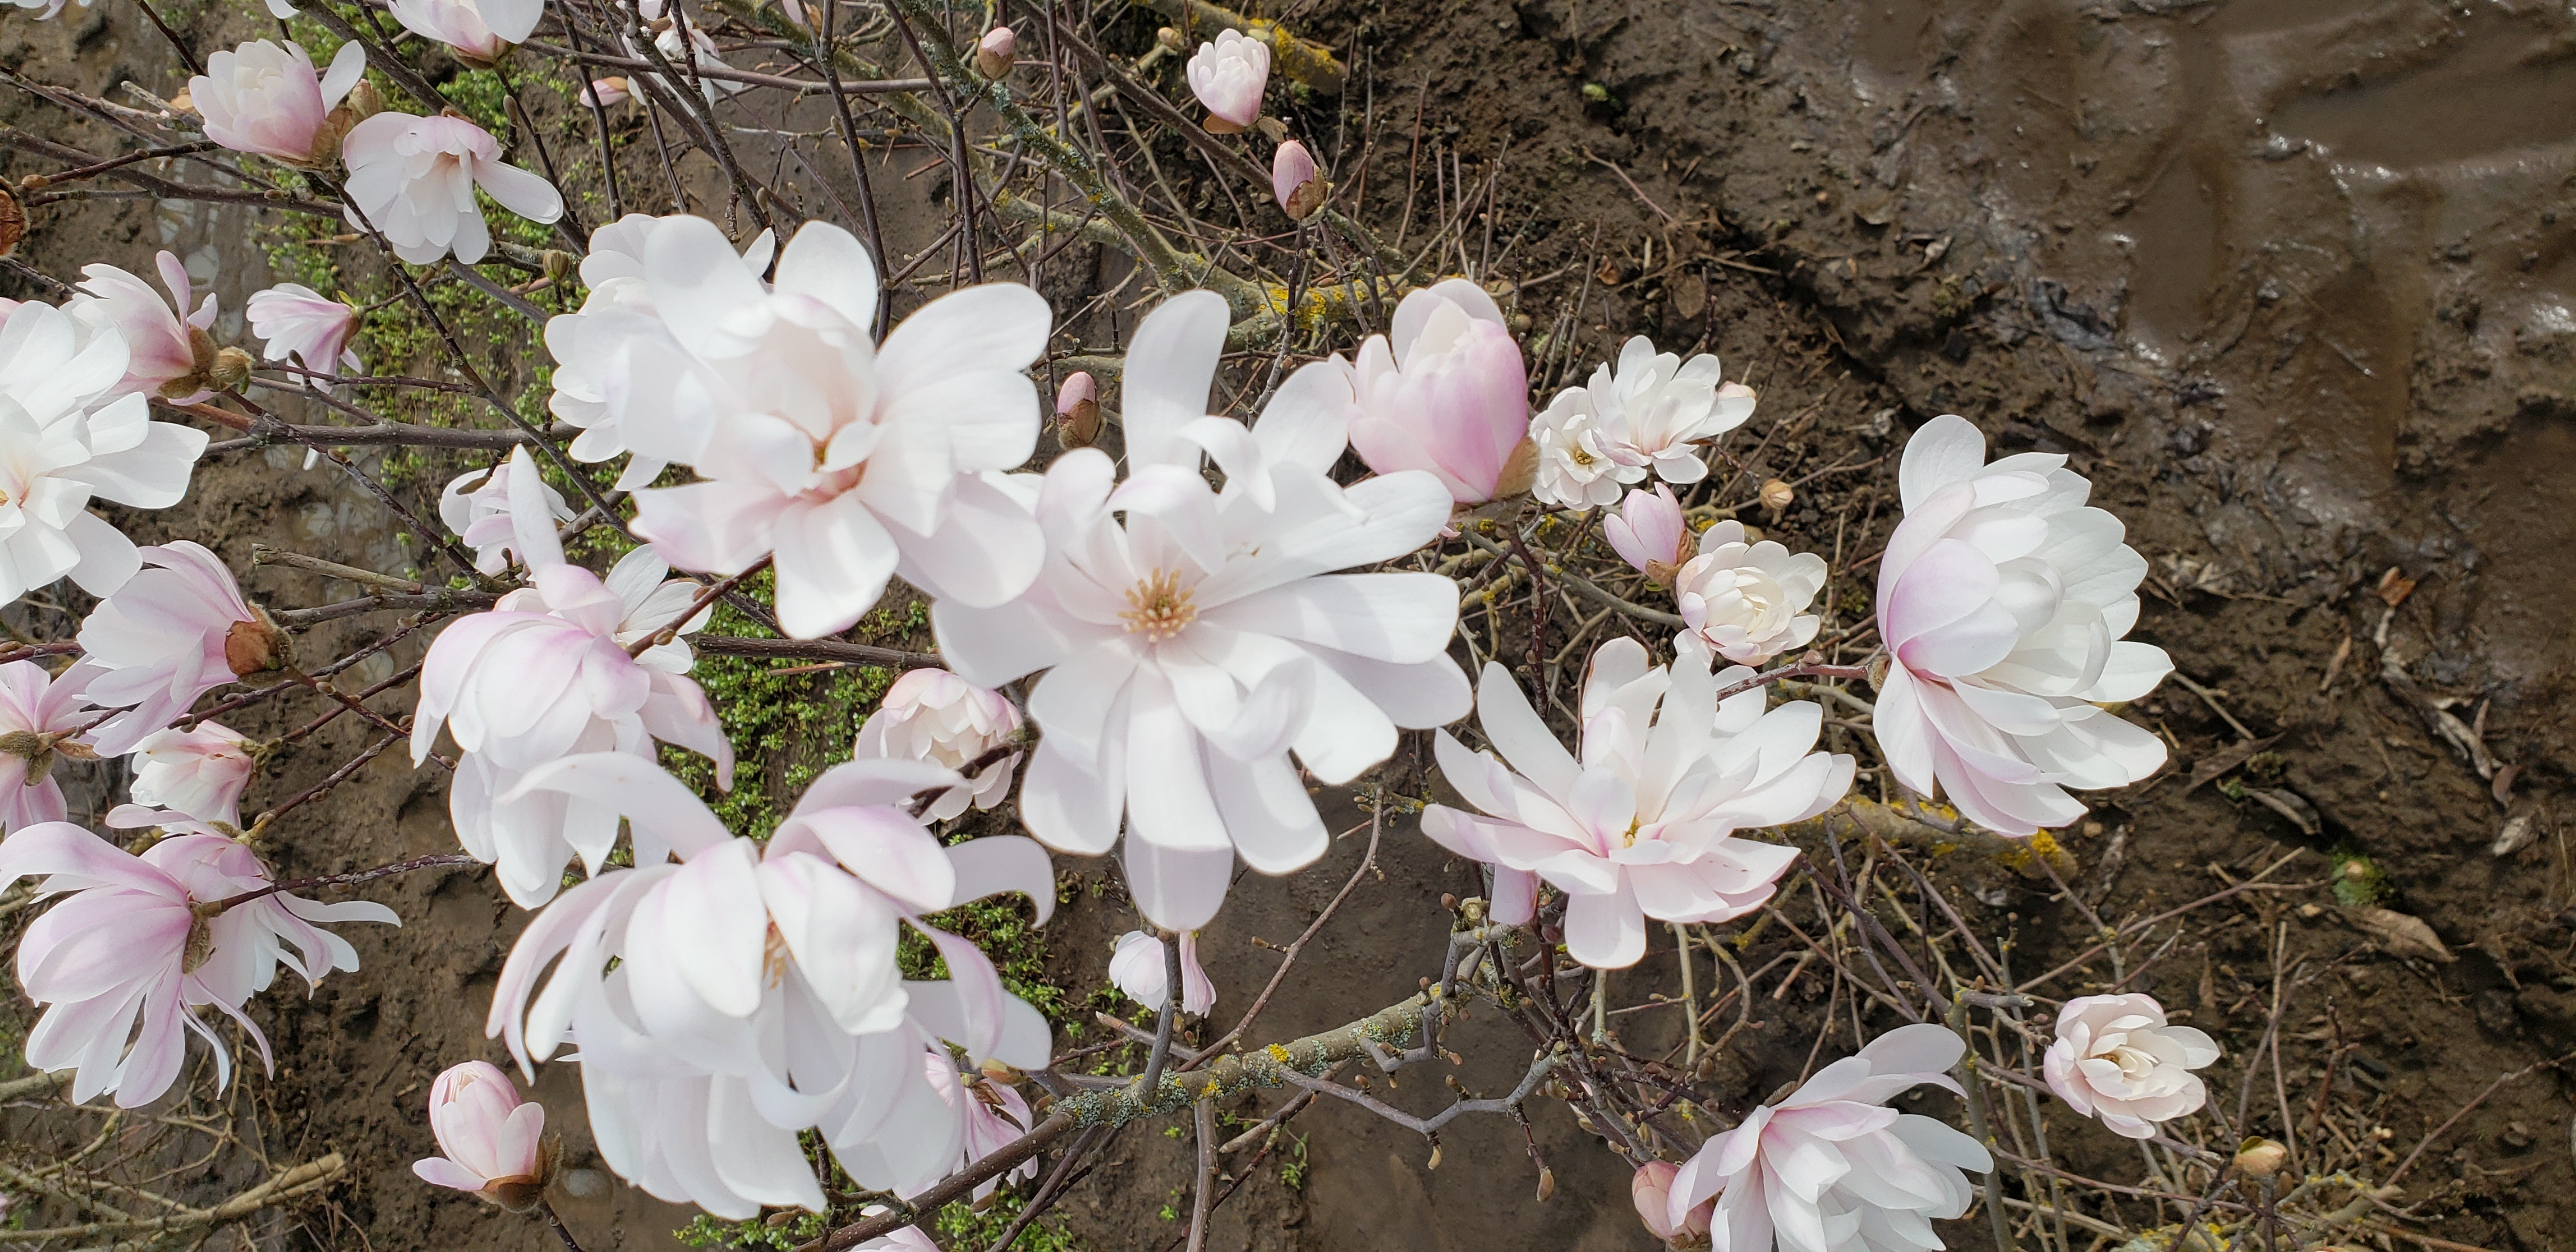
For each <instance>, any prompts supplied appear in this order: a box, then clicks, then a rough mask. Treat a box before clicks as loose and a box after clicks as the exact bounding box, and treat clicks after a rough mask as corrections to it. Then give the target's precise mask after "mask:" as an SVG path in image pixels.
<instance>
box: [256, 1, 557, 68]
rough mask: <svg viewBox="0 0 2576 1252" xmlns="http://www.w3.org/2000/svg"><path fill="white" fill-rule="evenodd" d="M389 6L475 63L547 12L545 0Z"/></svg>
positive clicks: (495, 55) (519, 37)
mask: <svg viewBox="0 0 2576 1252" xmlns="http://www.w3.org/2000/svg"><path fill="white" fill-rule="evenodd" d="M269 3H270V4H272V5H274V4H277V3H279V0H269ZM385 7H386V8H387V9H389V10H391V11H392V13H393V15H394V20H395V21H397V22H400V23H402V27H403V29H404V30H407V31H410V32H411V33H413V34H415V35H418V36H420V37H421V38H423V39H428V40H432V41H435V42H437V43H443V44H446V45H447V46H448V47H449V48H450V49H452V50H454V51H455V53H456V55H457V56H459V57H460V58H462V59H464V60H465V61H467V62H469V63H471V64H475V65H487V66H488V65H491V64H492V63H494V62H496V61H498V60H500V59H501V56H502V54H503V53H506V52H508V51H509V50H510V45H512V44H517V43H525V42H527V39H528V36H529V35H530V34H531V33H533V32H534V31H535V30H536V28H537V19H538V18H539V17H542V16H543V15H544V12H545V3H544V0H388V3H387V5H386V6H385Z"/></svg>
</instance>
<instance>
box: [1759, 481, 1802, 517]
mask: <svg viewBox="0 0 2576 1252" xmlns="http://www.w3.org/2000/svg"><path fill="white" fill-rule="evenodd" d="M1797 498H1798V493H1797V492H1796V491H1795V490H1792V489H1791V488H1790V486H1789V484H1787V483H1784V482H1782V481H1780V480H1779V479H1777V478H1774V479H1772V480H1770V481H1769V482H1766V483H1764V484H1762V507H1763V508H1766V509H1769V510H1771V511H1772V512H1774V513H1777V512H1779V511H1780V510H1782V509H1785V508H1787V507H1789V503H1790V502H1791V501H1793V500H1796V499H1797ZM1774 520H1777V519H1774Z"/></svg>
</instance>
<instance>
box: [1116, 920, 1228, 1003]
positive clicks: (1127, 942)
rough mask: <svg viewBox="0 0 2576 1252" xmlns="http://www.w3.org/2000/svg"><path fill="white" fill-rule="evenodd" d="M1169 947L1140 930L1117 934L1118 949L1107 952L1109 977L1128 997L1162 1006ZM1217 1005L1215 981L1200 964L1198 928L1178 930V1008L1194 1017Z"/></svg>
mask: <svg viewBox="0 0 2576 1252" xmlns="http://www.w3.org/2000/svg"><path fill="white" fill-rule="evenodd" d="M1168 951H1169V949H1166V948H1165V947H1164V946H1163V940H1161V939H1158V938H1156V937H1154V936H1152V935H1149V934H1146V933H1145V932H1144V931H1141V930H1131V931H1128V932H1127V933H1126V934H1123V935H1120V936H1118V950H1117V951H1115V952H1112V953H1111V954H1110V956H1109V981H1110V983H1111V984H1113V985H1115V986H1116V987H1117V988H1118V989H1119V990H1120V991H1123V992H1125V993H1127V998H1128V999H1130V1000H1134V1001H1135V1002H1136V1003H1138V1004H1141V1005H1144V1006H1145V1007H1146V1008H1149V1009H1154V1010H1157V1011H1159V1010H1161V1008H1162V1007H1163V997H1164V995H1165V994H1167V992H1166V989H1165V987H1164V985H1163V980H1164V977H1165V976H1166V975H1168V974H1169V973H1171V970H1170V969H1169V968H1167V967H1166V966H1165V965H1164V961H1165V960H1166V953H1167V952H1168ZM1215 1007H1216V984H1215V983H1214V982H1211V981H1209V980H1208V975H1207V970H1206V968H1205V967H1203V966H1201V965H1200V964H1199V932H1197V931H1195V930H1185V931H1182V932H1181V1011H1182V1012H1184V1013H1188V1014H1190V1015H1191V1016H1193V1017H1205V1016H1206V1015H1207V1011H1208V1010H1209V1009H1212V1008H1215Z"/></svg>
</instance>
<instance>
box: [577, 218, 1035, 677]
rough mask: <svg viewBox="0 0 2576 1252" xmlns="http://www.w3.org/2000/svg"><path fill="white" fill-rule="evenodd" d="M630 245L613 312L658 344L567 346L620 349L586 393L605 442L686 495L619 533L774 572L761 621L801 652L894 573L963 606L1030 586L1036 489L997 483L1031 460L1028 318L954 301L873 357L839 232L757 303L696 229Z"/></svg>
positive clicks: (862, 297)
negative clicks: (668, 477)
mask: <svg viewBox="0 0 2576 1252" xmlns="http://www.w3.org/2000/svg"><path fill="white" fill-rule="evenodd" d="M642 233H643V234H644V245H643V248H642V251H641V256H642V262H641V270H642V274H641V280H642V283H643V287H642V290H641V291H640V292H638V293H636V294H638V295H640V296H641V297H642V298H641V300H640V301H635V302H633V303H628V302H627V300H626V297H625V296H624V295H623V294H621V296H620V298H619V299H620V303H619V305H618V306H617V307H619V308H620V309H623V310H625V311H626V312H628V313H632V314H634V315H636V316H637V317H639V318H647V319H650V320H651V322H653V323H658V325H644V324H639V323H637V322H634V321H623V324H622V327H611V326H609V325H605V324H603V325H600V326H595V327H594V326H583V327H580V328H579V329H578V331H577V332H568V333H567V335H566V339H567V340H570V339H572V338H575V337H579V338H582V339H587V338H588V337H589V336H590V335H591V334H592V333H598V334H600V335H602V336H603V343H608V342H616V343H617V344H618V346H616V347H614V348H612V349H611V352H612V355H614V356H615V357H616V364H617V367H618V368H616V369H614V370H613V371H612V372H609V373H608V374H607V375H606V376H605V377H604V378H601V377H600V376H599V375H593V378H594V379H599V381H600V386H599V392H600V394H601V396H602V398H603V401H604V403H605V404H606V406H607V408H608V410H609V412H608V413H605V414H603V415H602V416H604V417H609V416H613V419H614V421H615V423H616V426H617V436H616V437H617V439H618V441H619V442H621V443H623V444H624V445H625V446H626V447H627V448H629V449H631V450H633V451H634V452H635V453H636V454H637V455H638V456H640V457H651V458H654V459H656V460H660V461H665V462H673V461H676V462H680V463H683V464H686V465H688V466H690V467H691V468H693V469H694V470H696V471H697V474H698V476H699V479H700V481H698V482H693V483H689V484H686V485H684V486H678V487H656V488H646V489H641V490H638V491H637V492H636V495H635V505H636V520H635V530H636V533H638V534H641V535H644V536H646V537H648V538H650V539H652V540H653V541H654V543H655V545H656V546H657V547H659V548H660V549H661V551H662V553H663V555H664V556H665V557H667V558H669V560H670V561H671V563H672V564H674V565H676V566H678V567H680V568H682V569H692V570H701V571H705V572H708V573H715V574H727V575H730V574H735V573H739V572H741V571H742V570H744V569H747V568H749V567H750V566H751V565H752V564H754V563H755V562H757V561H759V560H760V559H762V558H763V557H772V558H774V559H775V568H776V570H777V588H778V592H777V595H778V618H779V622H780V624H781V625H782V626H783V627H784V628H785V629H786V631H787V633H788V634H790V635H792V636H795V637H797V638H814V637H817V636H821V635H827V634H832V633H835V632H837V631H840V630H843V629H846V628H847V627H849V626H850V625H851V624H852V623H854V622H856V621H857V620H858V619H859V617H860V616H861V615H862V614H864V613H866V612H867V611H868V609H869V608H870V607H872V606H873V605H875V604H876V602H877V599H878V597H879V596H880V595H882V594H883V592H884V590H885V585H886V581H887V580H888V579H889V578H891V577H893V576H895V575H896V574H898V573H900V574H902V575H903V577H904V578H905V580H906V581H908V582H911V583H913V584H914V585H915V586H918V587H921V588H923V589H924V590H926V591H930V592H932V593H933V594H935V595H938V596H940V597H942V599H943V602H945V601H951V600H953V601H960V602H964V603H967V604H972V605H979V606H982V605H994V604H999V603H1001V602H1003V601H1005V600H1008V599H1010V598H1011V597H1012V596H1014V595H1017V594H1019V593H1020V592H1021V591H1022V590H1024V589H1025V588H1026V587H1027V586H1028V583H1029V580H1030V579H1031V578H1033V577H1035V576H1036V574H1037V567H1038V562H1039V560H1040V557H1041V553H1042V552H1043V551H1044V548H1045V540H1044V537H1043V536H1041V535H1039V534H1038V531H1037V523H1036V521H1035V520H1034V519H1033V518H1031V517H1030V515H1029V510H1028V504H1027V502H1026V500H1025V495H1026V493H1027V487H1033V486H1034V479H1030V480H1027V487H1023V486H1021V485H1019V484H1015V483H1013V482H1011V481H1010V480H1009V479H1007V478H1006V476H1005V475H1004V474H1003V473H1002V471H1004V470H1008V469H1011V468H1013V467H1015V466H1017V465H1019V464H1020V463H1021V462H1023V461H1025V460H1027V459H1028V456H1029V453H1030V452H1032V451H1034V450H1035V448H1036V446H1037V435H1038V427H1039V416H1038V414H1039V409H1038V397H1037V389H1036V386H1035V384H1033V383H1031V382H1030V381H1029V379H1028V377H1027V376H1026V375H1025V374H1023V373H1021V369H1022V367H1024V366H1026V365H1027V364H1028V363H1029V362H1031V361H1033V360H1035V359H1036V358H1037V356H1038V354H1039V353H1040V352H1041V351H1043V350H1044V349H1045V346H1046V339H1047V333H1048V326H1049V324H1050V323H1051V321H1052V318H1053V314H1052V313H1051V311H1050V310H1049V309H1048V307H1047V303H1046V301H1045V300H1043V299H1040V298H1039V297H1038V295H1037V293H1036V292H1033V291H1031V290H1029V289H1028V288H1027V287H1024V286H1020V285H1018V284H1015V283H993V284H988V285H985V286H982V287H971V288H968V289H966V290H963V291H958V292H953V293H951V294H949V295H946V296H943V297H941V298H939V299H937V300H934V301H932V302H930V303H929V304H927V305H925V306H923V307H922V308H921V310H920V311H919V312H916V313H914V314H913V315H912V317H910V318H909V319H907V320H906V321H905V322H904V323H903V324H902V325H900V326H897V327H896V328H895V329H894V331H893V333H891V334H889V335H887V336H886V339H885V342H884V343H883V344H881V345H880V344H878V343H876V342H875V337H874V335H873V334H872V333H871V329H872V327H873V326H874V324H875V321H876V315H877V288H876V279H875V269H874V266H873V263H872V262H871V261H870V260H869V258H868V253H867V249H866V248H865V247H863V246H862V245H861V244H860V243H859V241H858V240H857V239H855V238H853V237H851V235H850V234H849V232H847V231H844V230H841V229H840V228H838V227H835V226H831V225H829V224H826V223H822V222H811V223H807V224H806V226H805V228H804V229H803V230H800V231H798V232H797V234H796V237H795V238H794V239H793V240H790V241H789V242H788V245H787V247H786V249H785V250H783V251H782V252H781V253H780V254H779V257H778V267H777V272H778V280H777V283H776V285H775V286H772V285H770V284H767V283H764V282H762V281H761V279H760V277H759V276H758V274H756V273H754V272H752V271H751V270H750V269H749V268H748V267H747V266H746V265H745V263H744V260H743V258H742V257H741V256H740V255H738V254H736V253H735V251H734V249H733V247H732V245H731V244H729V243H727V242H726V241H725V238H724V234H723V232H721V231H719V230H717V229H716V226H715V224H714V223H712V222H709V221H706V220H705V219H703V218H694V217H672V218H664V219H661V220H660V221H658V222H655V223H652V224H651V225H650V227H649V228H647V229H645V230H644V231H643V232H642ZM585 316H587V314H585ZM567 346H569V345H568V344H558V345H557V350H558V352H561V351H563V350H564V348H565V347H567Z"/></svg>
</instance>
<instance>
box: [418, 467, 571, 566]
mask: <svg viewBox="0 0 2576 1252" xmlns="http://www.w3.org/2000/svg"><path fill="white" fill-rule="evenodd" d="M523 461H524V462H527V464H528V468H529V470H530V471H531V472H533V471H534V470H535V469H536V463H535V462H534V461H532V460H529V457H528V450H527V449H526V448H512V449H510V455H509V457H508V458H507V459H505V460H504V461H503V462H502V463H501V464H500V465H496V466H493V467H492V468H490V469H479V470H467V471H466V472H464V473H462V474H459V475H457V476H456V477H454V478H451V479H449V480H447V488H446V490H444V491H441V492H439V493H438V520H440V521H442V522H445V523H447V528H448V529H449V530H452V531H455V532H456V537H457V538H459V539H462V540H464V541H465V546H466V547H469V548H472V549H474V568H475V569H476V570H479V571H481V572H483V573H486V574H498V573H500V572H501V571H503V570H505V569H508V568H510V554H511V553H512V552H515V551H517V550H518V548H517V544H518V530H517V525H516V523H514V522H512V521H511V520H510V474H509V473H508V472H505V471H507V470H511V469H515V467H516V466H517V465H518V464H519V463H520V462H523ZM537 491H538V498H539V499H541V500H543V501H544V502H545V509H546V522H545V525H546V526H547V528H548V529H552V528H553V526H554V524H555V523H556V522H569V521H571V520H572V519H573V511H572V506H571V505H569V504H566V503H564V498H563V495H562V494H561V493H559V492H557V491H556V490H555V489H554V488H553V487H552V486H549V485H547V484H546V483H545V481H544V480H543V479H542V478H539V479H538V482H537ZM521 563H522V564H524V563H525V559H524V554H523V557H522V562H521Z"/></svg>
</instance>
